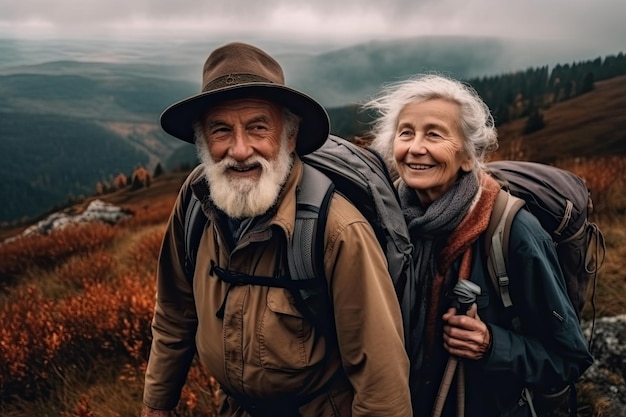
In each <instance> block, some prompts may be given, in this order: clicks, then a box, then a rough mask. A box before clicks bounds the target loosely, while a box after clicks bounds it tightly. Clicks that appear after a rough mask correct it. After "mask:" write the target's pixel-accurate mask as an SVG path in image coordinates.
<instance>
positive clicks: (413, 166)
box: [407, 164, 434, 171]
mask: <svg viewBox="0 0 626 417" xmlns="http://www.w3.org/2000/svg"><path fill="white" fill-rule="evenodd" d="M407 166H408V167H409V168H411V169H415V170H418V171H424V170H426V169H430V168H433V167H434V165H423V164H407Z"/></svg>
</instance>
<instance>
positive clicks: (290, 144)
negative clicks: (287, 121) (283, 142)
mask: <svg viewBox="0 0 626 417" xmlns="http://www.w3.org/2000/svg"><path fill="white" fill-rule="evenodd" d="M297 139H298V131H297V130H296V131H295V132H294V133H293V134H291V135H290V136H289V138H288V139H287V149H289V153H293V152H295V151H296V141H297Z"/></svg>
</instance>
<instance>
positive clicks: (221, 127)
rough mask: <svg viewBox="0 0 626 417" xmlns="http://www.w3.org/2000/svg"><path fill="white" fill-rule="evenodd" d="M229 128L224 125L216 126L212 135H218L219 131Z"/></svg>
mask: <svg viewBox="0 0 626 417" xmlns="http://www.w3.org/2000/svg"><path fill="white" fill-rule="evenodd" d="M228 130H229V129H228V128H227V127H224V126H220V127H214V128H213V129H211V134H212V135H216V134H218V133H225V132H228Z"/></svg>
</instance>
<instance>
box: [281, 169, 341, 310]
mask: <svg viewBox="0 0 626 417" xmlns="http://www.w3.org/2000/svg"><path fill="white" fill-rule="evenodd" d="M303 166H304V170H303V173H302V180H301V182H300V185H299V187H298V193H297V195H296V220H295V224H294V231H293V238H292V240H291V242H290V244H289V245H288V248H287V260H288V263H289V273H290V276H291V279H292V280H293V279H298V280H306V279H313V278H319V277H325V274H324V231H325V230H326V219H327V217H328V206H329V203H330V198H331V197H332V194H333V192H334V190H335V186H334V184H333V182H332V181H331V180H330V179H329V178H328V177H327V176H326V175H324V174H323V173H322V172H320V171H319V170H317V169H315V168H313V167H312V166H310V165H308V164H306V163H304V164H303ZM322 281H324V283H325V282H326V280H325V279H324V280H322ZM301 292H303V293H302V297H303V299H305V300H306V299H307V298H308V297H309V296H310V294H308V290H301Z"/></svg>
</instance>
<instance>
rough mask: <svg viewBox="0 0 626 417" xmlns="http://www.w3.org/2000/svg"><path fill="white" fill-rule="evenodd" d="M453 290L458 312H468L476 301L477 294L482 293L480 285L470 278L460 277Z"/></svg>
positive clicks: (459, 313)
mask: <svg viewBox="0 0 626 417" xmlns="http://www.w3.org/2000/svg"><path fill="white" fill-rule="evenodd" d="M452 292H453V293H454V295H456V303H457V305H456V314H457V315H461V314H466V313H467V310H469V308H470V307H471V305H472V304H473V303H475V302H476V296H478V295H480V293H481V290H480V286H478V285H477V284H475V283H473V282H472V281H470V280H468V279H460V280H459V281H458V282H457V283H456V285H455V286H454V288H453V290H452Z"/></svg>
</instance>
